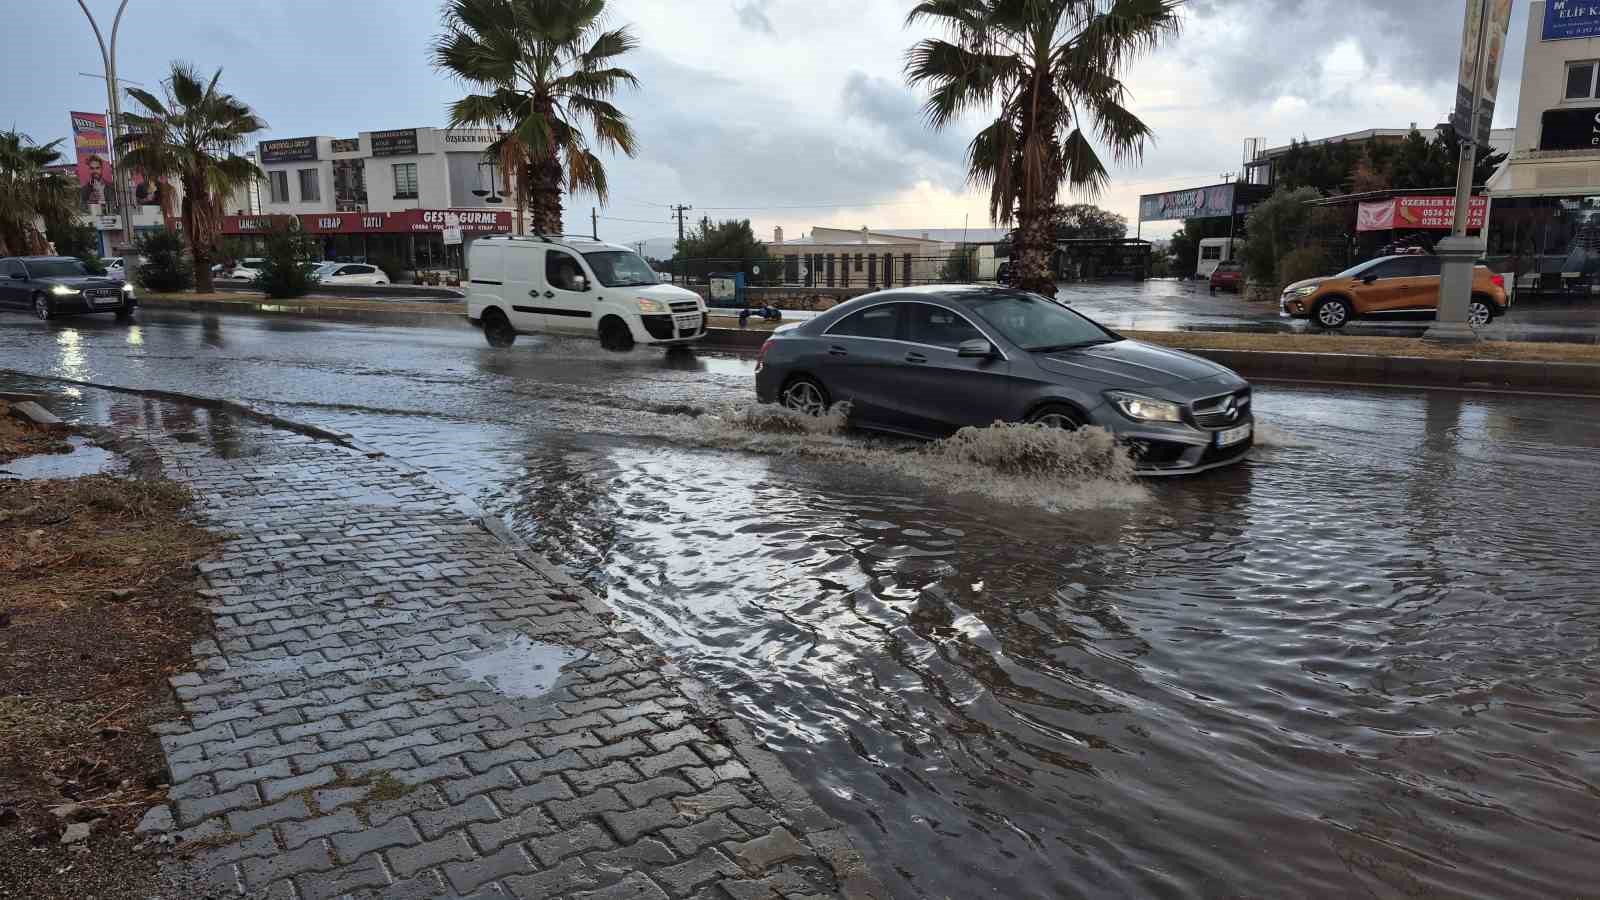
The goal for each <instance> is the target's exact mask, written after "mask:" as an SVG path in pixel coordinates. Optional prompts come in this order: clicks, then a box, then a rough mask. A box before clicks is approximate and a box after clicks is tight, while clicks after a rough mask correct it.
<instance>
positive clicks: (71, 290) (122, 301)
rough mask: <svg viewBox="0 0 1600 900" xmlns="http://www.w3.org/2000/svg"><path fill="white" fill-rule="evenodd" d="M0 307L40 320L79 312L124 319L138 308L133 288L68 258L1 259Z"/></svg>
mask: <svg viewBox="0 0 1600 900" xmlns="http://www.w3.org/2000/svg"><path fill="white" fill-rule="evenodd" d="M0 304H4V305H6V306H15V307H22V308H23V309H31V310H33V314H34V315H35V316H38V317H39V318H41V319H53V318H55V317H57V316H66V315H75V314H78V313H98V312H109V313H116V315H117V318H118V319H123V320H126V319H128V318H129V317H131V316H132V315H133V311H134V310H135V309H137V308H138V306H139V301H138V298H136V297H135V296H134V291H133V285H131V284H127V283H125V282H122V281H118V280H116V279H115V278H109V277H107V276H104V275H91V274H89V270H88V268H87V267H85V266H84V264H83V261H82V260H80V259H76V258H74V257H71V256H12V257H7V258H5V259H0Z"/></svg>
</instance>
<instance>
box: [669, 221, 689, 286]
mask: <svg viewBox="0 0 1600 900" xmlns="http://www.w3.org/2000/svg"><path fill="white" fill-rule="evenodd" d="M691 209H694V207H692V206H685V205H684V204H682V203H680V204H678V205H677V206H674V207H672V214H673V215H675V216H677V217H678V246H677V247H674V248H673V250H674V251H675V252H674V253H673V256H679V255H680V254H682V252H683V214H684V213H686V212H688V211H689V210H691ZM684 281H685V282H686V283H687V281H688V269H687V268H685V269H684Z"/></svg>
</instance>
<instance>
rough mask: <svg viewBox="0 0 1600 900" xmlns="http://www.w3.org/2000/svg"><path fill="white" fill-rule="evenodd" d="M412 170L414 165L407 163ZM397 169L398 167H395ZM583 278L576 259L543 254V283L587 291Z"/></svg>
mask: <svg viewBox="0 0 1600 900" xmlns="http://www.w3.org/2000/svg"><path fill="white" fill-rule="evenodd" d="M407 165H410V166H411V167H412V168H413V169H414V168H416V164H415V163H407ZM396 168H398V166H397V167H396ZM582 276H583V267H582V266H580V265H578V259H577V257H575V256H573V255H572V254H570V253H563V252H562V251H560V250H547V251H545V254H544V283H545V284H548V285H549V286H551V287H553V288H555V289H556V290H558V291H577V290H588V288H587V287H584V288H580V287H578V279H579V278H580V277H582Z"/></svg>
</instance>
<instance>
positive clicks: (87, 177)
mask: <svg viewBox="0 0 1600 900" xmlns="http://www.w3.org/2000/svg"><path fill="white" fill-rule="evenodd" d="M71 116H72V146H73V149H75V150H76V151H77V154H78V201H79V202H80V203H83V204H90V203H100V204H105V205H111V206H115V205H116V199H117V198H116V193H117V192H116V189H115V187H114V185H113V184H112V181H113V175H112V172H111V147H110V141H109V140H108V138H107V135H106V117H105V115H104V114H102V113H86V112H75V113H71Z"/></svg>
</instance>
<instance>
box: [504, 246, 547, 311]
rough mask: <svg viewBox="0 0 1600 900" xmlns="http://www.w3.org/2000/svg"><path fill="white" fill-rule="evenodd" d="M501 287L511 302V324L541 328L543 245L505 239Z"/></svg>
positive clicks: (543, 301)
mask: <svg viewBox="0 0 1600 900" xmlns="http://www.w3.org/2000/svg"><path fill="white" fill-rule="evenodd" d="M501 259H502V264H503V266H504V270H503V272H504V274H503V275H502V277H501V285H500V291H501V296H502V297H503V298H505V302H506V303H508V304H510V305H511V309H510V316H511V327H513V328H515V329H516V330H518V331H530V332H538V331H544V330H545V327H546V325H547V321H548V320H547V319H546V318H545V314H544V310H545V303H546V302H547V301H546V300H545V297H544V248H543V247H538V246H530V245H529V244H528V243H526V242H523V241H507V242H506V249H505V256H503V257H502V258H501Z"/></svg>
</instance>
